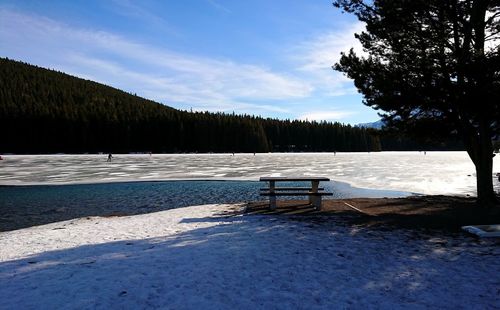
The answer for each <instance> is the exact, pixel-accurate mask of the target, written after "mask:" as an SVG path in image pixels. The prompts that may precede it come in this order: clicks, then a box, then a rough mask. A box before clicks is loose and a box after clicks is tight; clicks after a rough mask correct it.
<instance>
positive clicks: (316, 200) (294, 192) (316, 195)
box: [260, 177, 333, 210]
mask: <svg viewBox="0 0 500 310" xmlns="http://www.w3.org/2000/svg"><path fill="white" fill-rule="evenodd" d="M260 181H261V182H268V184H269V187H266V188H261V189H260V190H261V193H260V195H261V196H269V208H270V209H271V210H275V209H276V197H277V196H308V197H309V203H310V204H312V205H313V206H314V207H315V208H316V210H321V197H323V196H331V195H333V194H332V193H328V192H324V188H321V187H319V182H323V181H324V182H328V181H330V179H329V178H325V177H261V178H260ZM277 182H311V187H298V186H292V187H277V186H276V183H277Z"/></svg>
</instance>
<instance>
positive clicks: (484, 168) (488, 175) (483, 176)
mask: <svg viewBox="0 0 500 310" xmlns="http://www.w3.org/2000/svg"><path fill="white" fill-rule="evenodd" d="M475 166H476V178H477V179H476V180H477V201H478V204H479V205H480V206H484V207H491V206H494V205H495V204H496V203H497V200H496V196H495V191H494V190H493V157H492V154H483V156H480V158H478V160H477V161H476V162H475Z"/></svg>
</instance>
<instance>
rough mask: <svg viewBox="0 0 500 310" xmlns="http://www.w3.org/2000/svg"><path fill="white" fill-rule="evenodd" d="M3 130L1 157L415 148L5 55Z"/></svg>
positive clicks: (372, 134) (0, 89) (362, 131)
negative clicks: (185, 101) (148, 91)
mask: <svg viewBox="0 0 500 310" xmlns="http://www.w3.org/2000/svg"><path fill="white" fill-rule="evenodd" d="M0 132H1V133H2V138H1V140H0V153H84V152H114V153H118V152H149V151H151V152H155V153H160V152H268V151H361V152H366V151H379V150H381V142H380V141H383V143H382V145H387V146H389V148H388V149H390V147H393V146H392V145H395V146H397V147H398V148H400V147H401V146H403V148H404V147H405V146H406V145H411V144H407V143H406V142H405V141H403V142H404V143H403V144H401V142H400V141H399V142H398V141H396V142H395V144H394V143H392V142H394V141H393V140H394V139H392V138H390V137H389V138H386V137H384V136H380V133H379V132H378V131H374V130H373V129H369V128H368V129H367V128H360V127H351V126H350V125H344V124H341V123H330V122H321V123H317V122H306V121H297V120H295V121H290V120H276V119H263V118H260V117H255V116H248V115H234V114H223V113H208V112H205V113H200V112H196V113H190V112H185V111H179V110H176V109H173V108H170V107H168V106H165V105H163V104H160V103H157V102H154V101H151V100H147V99H144V98H141V97H138V96H136V95H132V94H129V93H126V92H123V91H121V90H118V89H115V88H113V87H109V86H106V85H103V84H99V83H96V82H93V81H89V80H84V79H80V78H77V77H74V76H71V75H68V74H65V73H62V72H57V71H53V70H48V69H44V68H40V67H37V66H33V65H29V64H26V63H22V62H18V61H13V60H9V59H5V58H0ZM391 141H392V142H391ZM391 143H392V144H391ZM405 143H406V144H405ZM414 148H415V149H418V148H420V146H419V147H414Z"/></svg>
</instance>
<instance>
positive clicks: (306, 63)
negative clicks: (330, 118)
mask: <svg viewBox="0 0 500 310" xmlns="http://www.w3.org/2000/svg"><path fill="white" fill-rule="evenodd" d="M364 29H365V26H364V23H361V22H357V23H355V24H353V25H350V26H348V27H344V28H340V29H336V30H335V31H331V32H329V33H325V34H321V35H319V36H316V37H314V38H312V39H310V40H306V41H304V42H301V43H300V44H298V45H297V46H295V47H294V48H292V51H293V55H292V56H291V59H292V60H293V61H294V62H296V63H297V71H299V72H302V73H303V74H304V75H305V76H307V77H308V78H309V79H310V80H311V81H314V82H313V85H315V86H316V87H317V88H318V91H320V92H322V93H323V94H324V95H325V96H329V97H335V96H343V95H352V94H355V93H356V89H355V88H354V87H353V83H352V81H351V80H350V79H348V78H347V77H345V76H344V75H343V74H341V73H339V72H336V71H334V70H333V69H332V66H333V65H334V64H335V63H336V62H338V61H339V60H340V56H341V54H340V53H341V52H348V51H349V50H350V49H351V48H353V49H354V51H355V52H356V53H357V54H360V55H364V52H363V48H362V46H361V44H360V43H359V41H358V40H357V39H356V38H355V37H354V34H355V33H360V32H361V31H363V30H364Z"/></svg>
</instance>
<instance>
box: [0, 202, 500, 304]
mask: <svg viewBox="0 0 500 310" xmlns="http://www.w3.org/2000/svg"><path fill="white" fill-rule="evenodd" d="M229 208H230V206H227V205H208V206H195V207H187V208H179V209H173V210H167V211H162V212H158V213H150V214H143V215H136V216H127V217H110V218H100V217H91V218H81V219H75V220H71V221H66V222H59V223H53V224H49V225H44V226H38V227H31V228H27V229H21V230H16V231H10V232H3V233H0V249H1V251H0V300H1V301H2V302H1V303H0V308H1V309H86V308H92V309H94V308H97V309H124V308H125V309H144V308H161V309H345V308H355V309H366V308H368V309H374V308H386V309H394V308H410V309H427V308H436V309H498V308H500V297H499V296H500V294H499V288H500V278H498V274H499V272H500V261H499V260H498V257H499V255H500V251H499V248H498V245H495V243H494V241H491V240H490V241H479V240H477V239H474V238H472V237H469V236H466V235H462V234H456V235H453V234H451V235H446V236H440V235H439V234H435V233H432V232H430V231H415V230H394V231H388V230H380V229H377V230H372V229H368V228H360V227H350V226H348V225H345V224H342V223H339V222H336V221H335V219H332V218H330V219H329V220H327V221H314V222H311V221H309V220H300V218H295V219H291V218H287V217H284V216H281V217H273V216H256V215H252V216H241V215H239V216H226V215H223V213H224V211H227V210H228V209H229Z"/></svg>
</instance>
